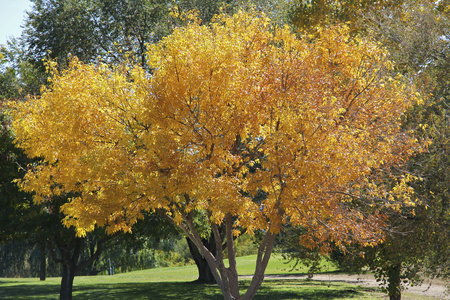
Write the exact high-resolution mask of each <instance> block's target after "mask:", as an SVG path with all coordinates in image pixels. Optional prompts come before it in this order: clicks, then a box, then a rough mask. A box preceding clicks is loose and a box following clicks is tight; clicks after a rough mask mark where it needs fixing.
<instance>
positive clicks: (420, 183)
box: [332, 0, 450, 299]
mask: <svg viewBox="0 0 450 300" xmlns="http://www.w3.org/2000/svg"><path fill="white" fill-rule="evenodd" d="M448 5H449V4H448V1H438V2H434V1H432V2H430V1H415V0H411V1H402V2H401V5H398V6H390V7H383V8H379V9H367V10H366V11H365V12H364V13H361V14H360V15H359V16H360V21H359V22H358V24H356V26H359V31H360V32H369V33H370V34H371V35H372V36H375V37H376V38H377V39H378V40H380V41H381V42H382V43H383V44H384V45H385V46H386V47H387V48H388V49H389V52H390V56H391V57H392V58H393V60H394V61H395V62H396V65H395V69H396V70H397V71H400V72H401V73H402V74H404V76H406V77H408V78H409V80H410V81H411V82H416V86H417V88H418V89H419V90H420V91H421V93H422V94H423V95H429V96H428V97H426V98H425V99H426V101H425V103H424V104H423V105H420V106H417V107H416V108H414V109H413V110H412V111H411V112H410V113H408V116H407V118H405V120H404V127H411V128H416V130H415V135H416V136H417V138H419V139H422V140H426V139H428V140H429V141H431V144H430V145H429V147H428V150H427V151H425V152H424V153H420V154H417V155H415V156H413V157H411V158H410V159H409V160H408V161H405V163H404V165H403V166H402V169H408V170H409V172H411V173H413V174H416V176H417V177H418V178H420V180H415V181H412V182H411V183H410V185H411V187H413V188H414V192H415V195H416V197H417V198H419V199H420V205H418V206H416V207H413V208H411V207H408V208H402V210H401V211H399V212H395V213H392V212H391V213H389V219H388V220H387V226H386V228H385V230H386V240H385V242H384V243H382V244H380V245H378V246H376V247H375V248H370V247H361V246H360V247H348V248H347V250H346V255H344V253H343V252H342V251H340V250H335V251H333V252H332V258H333V260H335V261H337V263H338V264H339V266H340V267H342V268H344V269H346V270H349V267H352V269H351V270H352V271H357V270H360V268H362V267H363V266H369V267H370V268H371V269H372V271H374V272H375V275H376V277H377V278H378V279H379V280H380V281H381V283H382V284H383V285H384V286H385V288H386V291H387V292H388V294H389V297H390V299H401V293H402V290H403V288H404V284H405V283H411V284H418V283H420V282H421V280H423V277H424V276H431V277H441V278H448V277H449V274H450V273H449V269H450V268H449V261H448V257H449V256H450V255H449V253H448V249H450V245H449V241H450V238H449V236H448V234H449V232H450V231H449V226H450V222H449V218H448V215H449V214H448V211H449V205H448V190H447V188H446V186H447V185H448V178H449V174H448V172H447V168H445V167H444V166H447V165H448V149H449V148H448V136H449V135H448V132H449V127H448V124H449V121H448V118H449V116H448V112H447V110H448V82H449V79H448V78H449V77H448V68H449V59H448V57H449V53H448V49H449V44H448V41H449V39H448V37H449V31H448V28H450V27H449V24H448V22H449V19H448V11H449V6H448ZM361 253H364V256H360V254H361Z"/></svg>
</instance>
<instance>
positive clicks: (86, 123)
mask: <svg viewBox="0 0 450 300" xmlns="http://www.w3.org/2000/svg"><path fill="white" fill-rule="evenodd" d="M147 54H148V58H149V67H150V68H151V70H152V73H151V74H149V73H148V72H146V71H144V70H143V69H141V68H140V67H138V66H133V67H127V66H121V67H117V68H111V67H109V66H105V65H98V66H93V65H85V64H82V63H81V62H79V61H77V60H76V59H74V60H73V61H72V62H71V65H70V67H69V69H68V70H66V71H63V72H61V73H58V72H56V71H54V68H52V67H51V66H50V69H51V70H52V71H51V72H52V82H51V83H52V84H51V87H49V88H47V89H45V90H44V91H43V94H42V96H41V97H40V98H35V99H30V100H29V101H27V102H23V103H18V104H17V105H16V106H15V107H14V108H13V110H12V114H13V117H14V124H13V128H14V133H15V135H16V142H17V144H18V145H19V146H20V147H22V148H23V149H25V150H26V152H27V154H28V155H30V156H33V157H41V158H42V159H43V163H42V165H41V166H40V167H39V168H38V169H36V170H35V171H34V172H30V173H29V174H28V175H27V177H26V178H25V179H24V180H23V182H22V183H21V184H22V187H23V188H24V189H25V190H27V191H32V192H35V193H36V198H37V199H44V200H45V199H46V198H47V197H51V195H53V194H61V193H69V192H70V193H71V194H73V195H76V196H74V197H73V198H72V199H71V201H70V202H69V203H68V204H66V205H65V206H64V208H63V210H64V213H65V214H66V215H67V218H66V220H65V223H66V225H68V226H70V225H74V226H76V227H77V228H78V230H79V234H80V235H83V234H84V233H85V232H86V231H89V230H92V229H93V228H94V226H95V225H96V224H97V225H99V226H104V225H107V226H108V228H109V230H110V231H111V232H114V231H118V230H126V231H127V230H131V226H132V225H133V223H134V222H135V221H136V220H137V219H138V218H140V217H141V216H142V212H143V211H152V210H163V211H166V212H167V214H169V215H170V216H171V217H172V218H173V219H174V221H175V222H176V223H178V224H180V223H181V222H182V221H183V220H184V218H186V217H187V216H188V215H189V213H191V212H192V211H194V210H202V211H206V212H207V215H208V216H209V221H210V222H214V223H218V224H220V223H221V222H222V221H223V219H224V217H225V215H227V214H232V215H233V216H235V217H236V219H237V221H236V224H235V226H236V227H237V226H242V227H245V228H247V230H248V232H252V231H255V230H259V229H262V230H268V231H271V232H274V233H276V232H278V231H279V230H280V228H281V225H282V224H283V223H284V222H285V221H286V220H287V219H289V220H290V221H291V222H292V223H293V224H295V225H301V226H305V227H308V228H316V227H317V228H318V229H317V230H316V232H315V233H314V234H315V236H316V239H319V240H324V239H326V238H331V239H335V240H342V239H345V236H346V235H348V233H349V232H351V233H352V235H353V236H354V237H355V238H356V239H357V240H360V241H363V242H374V241H376V240H377V239H378V238H379V236H378V234H379V232H378V227H377V223H378V222H380V220H381V221H382V218H381V217H379V216H378V215H377V214H374V215H372V216H365V215H363V214H361V213H360V212H358V210H357V209H349V208H346V207H345V206H344V205H342V203H344V202H345V201H347V200H346V199H345V198H343V197H342V194H343V193H346V192H348V191H349V189H350V184H351V185H352V187H353V188H354V187H355V186H358V185H360V186H363V185H364V186H367V185H368V183H367V181H365V178H366V177H367V176H368V175H370V173H371V171H372V170H374V169H376V168H379V167H382V166H389V165H392V164H396V163H399V162H400V161H401V160H402V159H403V158H404V157H406V156H408V155H410V154H411V153H412V151H413V150H414V149H415V148H418V147H419V145H417V142H416V141H415V140H413V139H411V138H410V136H409V135H408V133H405V132H402V130H401V116H402V114H403V113H404V112H405V110H407V109H408V108H409V107H410V106H411V105H413V104H414V103H415V101H417V99H416V94H415V93H414V92H412V91H410V90H409V89H408V88H407V87H406V86H405V85H404V84H403V83H402V80H401V78H400V77H395V78H392V77H389V76H388V75H386V74H388V73H385V71H386V70H389V69H391V67H392V66H391V63H390V62H389V61H388V59H387V57H386V56H387V53H386V51H385V50H383V49H382V48H381V47H380V45H379V44H377V43H376V42H374V41H372V40H370V39H358V38H352V39H349V30H348V28H347V27H345V26H341V27H337V26H336V27H331V28H329V29H322V30H321V31H320V34H319V37H318V38H316V39H315V40H313V41H310V40H308V39H306V38H305V39H298V38H296V37H295V36H294V35H293V34H292V33H291V31H290V29H289V28H288V27H283V28H273V27H271V25H270V20H269V19H268V18H266V17H265V16H263V15H256V14H255V13H245V12H239V13H237V14H236V15H234V16H218V17H217V18H216V19H215V20H214V21H213V22H212V24H211V25H210V26H202V25H200V24H199V22H195V21H194V22H191V23H189V24H188V25H186V26H184V27H181V28H178V29H176V30H175V31H174V32H173V34H171V35H170V36H168V37H166V38H165V39H163V40H162V41H161V42H160V43H158V44H156V45H151V46H150V47H149V50H148V53H147ZM254 166H258V168H256V169H255V168H254ZM250 169H252V171H250ZM258 190H262V191H264V192H265V193H266V195H267V197H266V198H265V199H263V200H261V201H260V202H258V201H252V198H251V197H248V194H250V195H255V194H256V193H257V191H258ZM244 192H245V193H244ZM377 193H379V191H378V190H377ZM396 193H401V186H399V187H398V188H397V190H396ZM394 202H395V201H394ZM363 221H364V222H363ZM322 225H323V226H322ZM320 228H321V229H320ZM327 228H328V229H331V230H328V231H327Z"/></svg>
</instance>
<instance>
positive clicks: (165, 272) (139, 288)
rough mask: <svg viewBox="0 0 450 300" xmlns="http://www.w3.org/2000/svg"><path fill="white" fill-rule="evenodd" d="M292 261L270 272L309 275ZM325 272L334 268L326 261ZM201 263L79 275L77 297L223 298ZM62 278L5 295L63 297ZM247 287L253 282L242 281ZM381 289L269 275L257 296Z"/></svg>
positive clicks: (341, 294)
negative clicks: (201, 272) (201, 275)
mask: <svg viewBox="0 0 450 300" xmlns="http://www.w3.org/2000/svg"><path fill="white" fill-rule="evenodd" d="M254 261H255V256H246V257H240V258H238V266H240V268H239V273H240V275H250V274H252V272H253V268H254ZM289 269H290V268H289V266H288V265H286V264H285V263H284V262H283V261H282V259H281V258H279V257H276V256H274V257H273V258H272V259H271V263H270V264H269V266H268V269H267V272H266V274H273V275H276V274H286V275H300V274H304V273H305V271H306V269H300V270H296V271H294V272H288V271H289ZM323 271H324V272H333V271H335V269H334V268H333V267H332V266H325V267H324V269H323ZM196 272H197V270H196V267H195V266H185V267H175V268H158V269H149V270H144V271H136V272H130V273H124V274H116V275H114V276H77V277H75V281H74V293H73V295H74V299H105V300H106V299H125V300H128V299H129V300H134V299H174V300H175V299H177V300H183V299H186V300H188V299H223V297H222V295H221V292H220V290H219V289H218V288H217V287H216V286H215V285H199V284H192V283H190V282H192V281H194V280H195V279H196ZM59 284H60V278H48V279H47V280H46V281H44V282H41V281H39V279H38V278H0V299H58V296H59V294H58V291H59ZM241 284H242V288H243V289H245V288H246V286H248V285H249V284H250V280H249V279H245V280H242V282H241ZM382 296H383V294H381V293H380V292H379V291H378V290H377V289H371V288H367V287H359V286H355V285H349V284H344V283H334V282H333V283H325V282H318V281H314V280H304V279H268V280H266V281H264V283H263V285H262V287H261V289H260V291H259V292H258V295H257V296H256V299H379V298H380V297H382Z"/></svg>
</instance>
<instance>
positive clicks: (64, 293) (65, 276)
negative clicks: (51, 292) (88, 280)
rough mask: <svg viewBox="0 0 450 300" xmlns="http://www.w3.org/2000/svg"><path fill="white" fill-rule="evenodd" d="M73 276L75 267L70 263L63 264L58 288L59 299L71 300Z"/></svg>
mask: <svg viewBox="0 0 450 300" xmlns="http://www.w3.org/2000/svg"><path fill="white" fill-rule="evenodd" d="M74 278H75V268H74V266H72V264H71V263H67V264H63V273H62V278H61V287H60V290H59V300H72V289H73V280H74Z"/></svg>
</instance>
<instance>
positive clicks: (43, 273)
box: [39, 241, 47, 281]
mask: <svg viewBox="0 0 450 300" xmlns="http://www.w3.org/2000/svg"><path fill="white" fill-rule="evenodd" d="M45 243H46V241H41V244H40V247H39V251H40V266H39V279H40V280H41V281H44V280H45V279H46V277H47V261H46V256H45Z"/></svg>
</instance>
